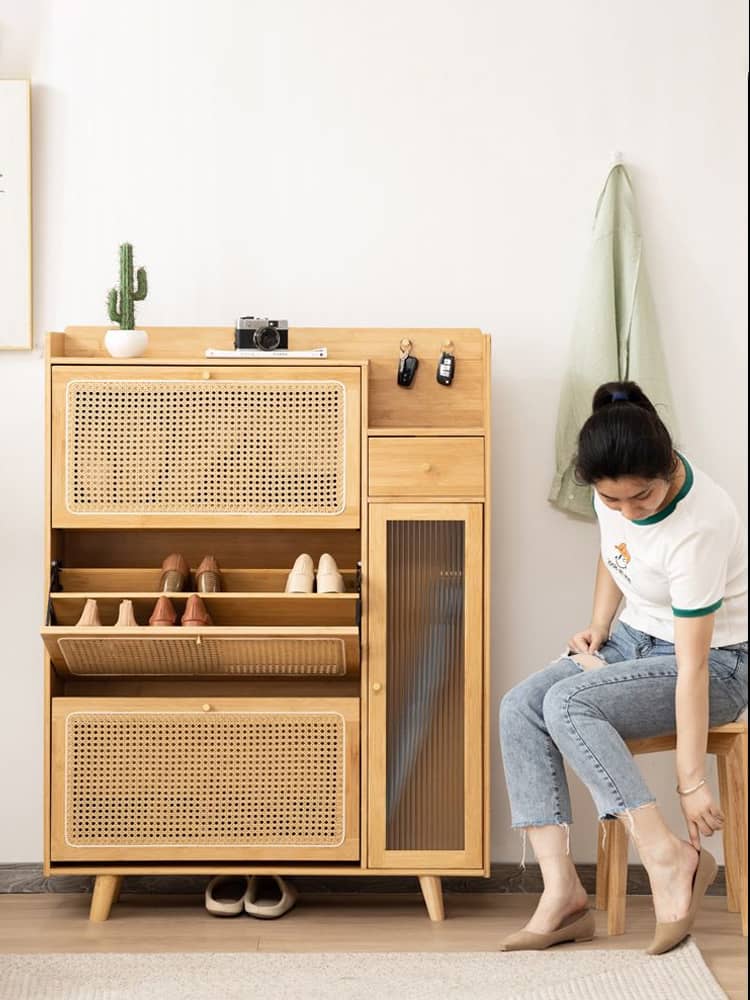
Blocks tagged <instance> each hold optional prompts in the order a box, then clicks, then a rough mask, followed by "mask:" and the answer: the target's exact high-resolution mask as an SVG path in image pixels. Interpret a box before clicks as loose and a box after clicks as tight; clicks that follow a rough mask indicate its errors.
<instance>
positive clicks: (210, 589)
mask: <svg viewBox="0 0 750 1000" xmlns="http://www.w3.org/2000/svg"><path fill="white" fill-rule="evenodd" d="M195 586H196V587H197V589H198V593H199V594H218V593H219V591H220V590H221V570H220V569H219V564H218V562H217V561H216V557H215V556H204V557H203V559H202V560H201V564H200V566H199V567H198V569H197V570H196V571H195Z"/></svg>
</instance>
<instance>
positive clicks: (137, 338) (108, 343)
mask: <svg viewBox="0 0 750 1000" xmlns="http://www.w3.org/2000/svg"><path fill="white" fill-rule="evenodd" d="M104 346H105V347H106V348H107V350H108V352H109V353H110V354H111V356H112V357H113V358H137V357H139V356H140V355H141V354H143V352H144V351H145V350H146V347H147V346H148V334H147V333H146V331H145V330H107V332H106V333H105V334H104Z"/></svg>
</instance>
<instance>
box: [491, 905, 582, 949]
mask: <svg viewBox="0 0 750 1000" xmlns="http://www.w3.org/2000/svg"><path fill="white" fill-rule="evenodd" d="M593 937H594V914H593V913H592V912H591V910H578V912H577V913H571V914H570V916H567V917H566V918H565V919H564V920H563V922H562V923H561V924H560V926H559V927H556V928H555V930H553V931H550V932H549V934H537V933H536V932H535V931H516V933H515V934H511V935H510V937H508V938H506V939H505V940H504V941H503V943H502V944H501V946H500V951H543V950H544V949H545V948H549V947H550V945H553V944H564V943H565V942H567V941H591V939H592V938H593Z"/></svg>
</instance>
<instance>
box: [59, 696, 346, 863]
mask: <svg viewBox="0 0 750 1000" xmlns="http://www.w3.org/2000/svg"><path fill="white" fill-rule="evenodd" d="M251 701H254V703H253V704H251ZM65 702H68V699H60V701H59V702H58V703H57V705H56V712H55V718H54V723H53V741H54V743H55V747H56V751H57V754H56V756H57V761H58V763H59V768H60V770H59V774H58V780H57V781H56V782H55V787H54V795H53V798H54V802H53V836H54V842H55V845H56V846H55V853H56V854H57V856H58V857H59V858H60V859H67V860H72V859H79V860H84V859H93V858H100V857H109V856H110V855H111V856H113V857H115V858H118V859H121V858H123V859H124V858H128V857H137V858H139V859H142V860H147V859H178V858H180V857H185V856H189V857H191V858H194V857H205V858H206V859H210V858H212V857H215V858H225V859H230V858H236V857H242V858H246V859H250V858H255V857H260V856H263V854H265V853H266V852H270V853H272V855H273V856H274V857H277V858H281V857H290V856H291V857H295V858H299V857H315V858H318V859H320V860H324V859H326V858H335V859H341V858H349V859H351V858H355V857H356V856H357V854H356V850H355V852H354V853H353V854H352V848H351V838H352V835H353V834H356V830H351V829H347V826H348V824H350V823H351V822H352V819H351V814H352V810H351V809H349V808H347V806H348V800H349V799H351V797H352V795H353V793H354V792H355V789H356V787H357V785H358V781H357V775H356V773H351V772H352V770H356V769H353V768H352V761H353V759H354V758H355V757H356V750H357V748H356V746H351V743H352V742H354V743H356V742H357V735H356V727H355V725H353V723H354V722H355V721H356V720H357V718H358V711H357V704H356V700H354V699H348V700H344V699H341V700H339V702H338V703H337V704H336V706H335V708H331V707H328V708H326V709H323V708H319V707H317V706H315V705H314V704H313V703H312V702H308V703H306V705H305V707H300V708H297V707H295V699H283V700H278V699H277V700H274V699H265V701H264V703H262V704H260V703H259V701H258V700H257V699H256V700H251V699H248V700H247V701H246V703H247V706H248V707H244V706H241V705H240V702H241V699H237V700H235V701H234V703H233V704H232V706H231V707H227V706H224V705H222V704H221V703H220V702H221V700H219V702H213V703H211V704H207V705H206V706H205V709H204V708H203V707H202V706H200V705H196V706H195V707H194V708H193V707H191V708H180V707H179V703H178V700H175V699H158V700H154V699H142V700H141V701H140V702H139V703H134V702H133V701H130V703H129V707H122V706H121V705H120V704H117V699H113V700H112V701H111V704H110V705H107V704H106V701H103V702H99V703H98V706H97V707H96V708H95V707H94V706H92V705H90V704H89V705H86V704H83V705H82V704H81V702H80V701H78V703H77V705H75V706H72V705H71V706H70V707H69V706H66V705H65ZM329 704H330V703H329ZM308 706H309V707H308ZM354 798H355V799H357V798H358V796H357V795H356V793H355V794H354Z"/></svg>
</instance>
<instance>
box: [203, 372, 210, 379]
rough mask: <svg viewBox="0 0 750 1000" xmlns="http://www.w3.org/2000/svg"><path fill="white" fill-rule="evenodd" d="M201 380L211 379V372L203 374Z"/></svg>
mask: <svg viewBox="0 0 750 1000" xmlns="http://www.w3.org/2000/svg"><path fill="white" fill-rule="evenodd" d="M203 378H204V379H206V381H208V379H210V378H211V372H203Z"/></svg>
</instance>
